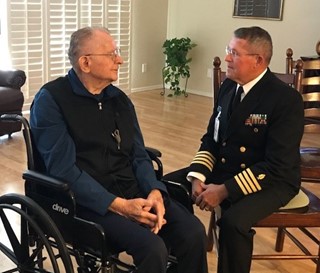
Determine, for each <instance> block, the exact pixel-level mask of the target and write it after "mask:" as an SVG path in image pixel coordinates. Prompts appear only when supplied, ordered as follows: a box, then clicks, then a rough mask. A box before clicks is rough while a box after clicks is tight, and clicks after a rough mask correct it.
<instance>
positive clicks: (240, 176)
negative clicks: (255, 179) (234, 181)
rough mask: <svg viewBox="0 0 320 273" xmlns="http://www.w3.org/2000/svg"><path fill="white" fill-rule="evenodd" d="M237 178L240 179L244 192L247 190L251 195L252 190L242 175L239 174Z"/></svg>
mask: <svg viewBox="0 0 320 273" xmlns="http://www.w3.org/2000/svg"><path fill="white" fill-rule="evenodd" d="M238 177H239V178H240V180H241V182H242V184H243V185H244V186H245V188H246V190H247V191H248V192H249V193H252V190H251V189H250V187H249V185H248V183H247V181H246V180H245V179H244V177H243V175H242V173H239V174H238Z"/></svg>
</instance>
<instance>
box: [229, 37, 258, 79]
mask: <svg viewBox="0 0 320 273" xmlns="http://www.w3.org/2000/svg"><path fill="white" fill-rule="evenodd" d="M226 54H227V55H226V57H225V61H226V62H227V71H226V72H227V77H228V78H229V79H231V80H234V81H236V82H237V83H239V84H241V85H243V84H246V83H248V82H249V81H251V80H253V79H254V78H255V77H256V76H257V62H258V58H259V52H253V50H252V48H250V46H249V44H248V42H247V41H246V40H244V39H239V38H236V37H233V38H232V39H231V41H230V43H229V45H228V46H227V49H226Z"/></svg>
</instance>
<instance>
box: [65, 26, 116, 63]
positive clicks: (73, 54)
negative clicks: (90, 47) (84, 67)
mask: <svg viewBox="0 0 320 273" xmlns="http://www.w3.org/2000/svg"><path fill="white" fill-rule="evenodd" d="M96 30H99V31H102V32H106V33H108V34H110V32H109V30H108V29H107V28H105V27H84V28H81V29H78V30H77V31H75V32H74V33H73V34H72V35H71V39H70V46H69V50H68V57H69V61H70V64H71V65H72V67H76V66H77V61H78V59H79V57H80V54H81V48H82V46H83V43H84V42H85V41H86V40H88V39H89V38H90V37H91V36H92V35H93V33H94V32H95V31H96Z"/></svg>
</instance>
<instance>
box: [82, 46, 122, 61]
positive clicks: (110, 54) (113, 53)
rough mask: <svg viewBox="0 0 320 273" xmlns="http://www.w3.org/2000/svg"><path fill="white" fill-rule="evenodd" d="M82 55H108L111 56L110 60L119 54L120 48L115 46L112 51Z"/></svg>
mask: <svg viewBox="0 0 320 273" xmlns="http://www.w3.org/2000/svg"><path fill="white" fill-rule="evenodd" d="M84 56H109V57H111V60H112V61H114V60H115V59H116V57H118V56H121V50H120V48H116V49H115V50H114V51H113V52H110V53H97V54H95V53H89V54H85V55H84Z"/></svg>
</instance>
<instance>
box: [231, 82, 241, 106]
mask: <svg viewBox="0 0 320 273" xmlns="http://www.w3.org/2000/svg"><path fill="white" fill-rule="evenodd" d="M243 92H244V91H243V87H242V86H239V87H238V90H237V93H236V95H235V96H234V98H233V101H232V107H231V111H232V112H233V111H234V109H236V107H237V106H238V105H239V104H240V102H241V95H242V93H243Z"/></svg>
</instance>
